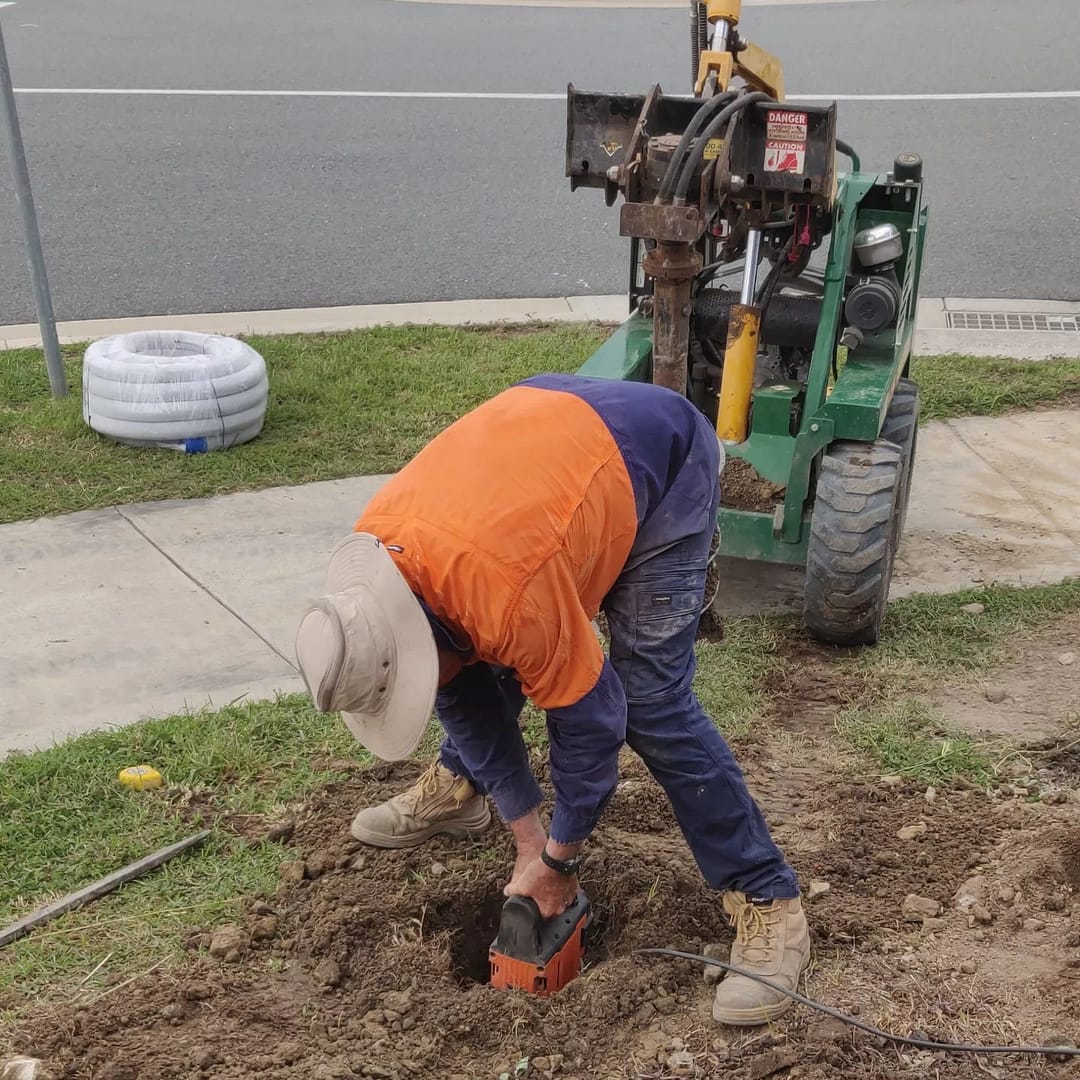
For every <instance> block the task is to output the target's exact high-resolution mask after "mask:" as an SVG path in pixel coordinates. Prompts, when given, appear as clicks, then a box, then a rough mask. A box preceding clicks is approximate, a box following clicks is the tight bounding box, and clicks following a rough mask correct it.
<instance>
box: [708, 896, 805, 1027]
mask: <svg viewBox="0 0 1080 1080" xmlns="http://www.w3.org/2000/svg"><path fill="white" fill-rule="evenodd" d="M724 911H726V912H727V915H728V918H729V919H730V920H731V925H732V926H734V927H735V943H734V944H733V945H732V946H731V962H732V963H733V964H735V965H736V966H737V967H741V968H745V969H746V970H747V971H752V972H754V974H755V975H761V976H763V977H764V978H766V979H768V980H769V981H770V982H774V983H776V984H777V985H778V986H785V987H787V988H788V989H789V990H797V989H798V986H799V976H801V975H802V973H803V970H804V969H805V968H806V965H807V964H808V963H809V962H810V928H809V927H808V926H807V924H806V916H805V915H804V914H803V909H802V904H801V903H800V902H799V898H798V897H795V898H794V899H792V900H773V901H772V902H771V903H768V904H752V903H750V901H749V900H748V899H747V897H746V895H745V894H744V893H740V892H726V893H724ZM794 1004H795V1002H794V1001H792V1000H791V998H789V997H786V996H785V995H784V994H781V993H780V992H779V991H778V990H773V989H772V988H771V987H769V986H765V985H764V984H763V983H759V982H755V981H754V980H753V979H748V978H746V976H745V975H736V974H734V973H733V972H728V974H727V975H726V976H725V978H724V979H723V981H722V982H721V983H720V985H719V986H718V987H717V988H716V997H715V998H713V1010H712V1014H713V1019H714V1020H719V1021H720V1023H721V1024H734V1025H735V1026H737V1027H744V1026H752V1025H754V1024H765V1023H768V1022H769V1021H770V1020H775V1019H776V1017H778V1016H781V1015H783V1014H784V1013H786V1012H787V1011H788V1009H790V1008H791V1007H792V1006H793V1005H794Z"/></svg>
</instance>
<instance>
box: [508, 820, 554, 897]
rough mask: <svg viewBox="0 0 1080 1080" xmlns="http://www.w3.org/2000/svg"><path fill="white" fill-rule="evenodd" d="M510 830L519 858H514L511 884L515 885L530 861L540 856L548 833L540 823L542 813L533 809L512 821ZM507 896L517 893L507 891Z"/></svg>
mask: <svg viewBox="0 0 1080 1080" xmlns="http://www.w3.org/2000/svg"><path fill="white" fill-rule="evenodd" d="M510 831H511V832H512V833H513V834H514V846H515V848H516V849H517V858H516V859H515V860H514V873H513V874H512V875H511V878H510V884H511V885H513V884H514V882H516V881H517V879H518V878H519V877H521V875H522V874H524V873H525V870H526V868H527V867H528V866H529V864H530V863H532V862H535V861H536V860H537V859H539V858H540V852H541V851H543V850H544V845H545V844H546V843H547V833H546V832H544V826H543V825H541V824H540V815H539V814H538V813H537V812H536V811H535V810H533V811H532V812H531V813H528V814H526V815H525V816H524V817H521V818H518V819H517V821H511V822H510ZM506 895H507V896H510V895H516V894H511V893H507V894H506Z"/></svg>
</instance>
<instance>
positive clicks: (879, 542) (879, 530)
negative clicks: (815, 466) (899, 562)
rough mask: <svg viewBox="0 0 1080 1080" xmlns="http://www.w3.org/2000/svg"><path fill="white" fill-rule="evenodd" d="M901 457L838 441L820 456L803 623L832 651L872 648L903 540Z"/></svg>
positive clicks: (891, 446) (895, 450)
mask: <svg viewBox="0 0 1080 1080" xmlns="http://www.w3.org/2000/svg"><path fill="white" fill-rule="evenodd" d="M903 473H904V455H903V451H902V450H901V449H900V447H899V446H897V445H896V444H895V443H892V442H887V441H886V440H884V439H878V440H876V441H875V442H872V443H854V442H838V443H833V445H832V446H830V447H829V448H828V450H827V451H826V452H825V453H824V455H822V459H821V468H820V471H819V473H818V481H817V491H816V494H815V499H814V512H813V516H812V518H811V521H810V539H809V544H808V547H807V559H806V601H805V608H804V613H803V621H804V622H805V624H806V629H807V631H808V632H809V633H810V634H811V636H813V637H815V638H817V639H818V640H819V641H824V642H828V643H829V644H833V645H873V644H874V643H875V642H876V641H877V640H878V635H879V633H880V632H881V621H882V619H883V617H884V615H885V606H886V604H887V603H888V599H889V583H890V581H891V580H892V571H893V558H894V556H895V554H896V544H897V539H898V537H899V534H900V529H899V525H900V500H901V497H902V492H901V486H902V483H903Z"/></svg>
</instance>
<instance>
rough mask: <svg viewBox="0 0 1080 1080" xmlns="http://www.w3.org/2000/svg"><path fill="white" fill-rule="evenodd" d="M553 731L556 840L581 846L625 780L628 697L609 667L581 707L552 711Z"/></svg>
mask: <svg viewBox="0 0 1080 1080" xmlns="http://www.w3.org/2000/svg"><path fill="white" fill-rule="evenodd" d="M547 728H548V739H549V742H550V762H551V780H552V783H553V784H554V787H555V811H554V813H553V814H552V817H551V838H552V840H554V841H555V842H556V843H559V844H576V843H579V842H580V841H582V840H585V839H587V838H588V836H589V834H590V833H591V832H592V831H593V829H594V828H596V823H597V822H598V821H599V820H600V815H601V814H602V813H603V812H604V807H605V806H607V803H608V800H609V799H610V798H611V795H612V793H613V792H614V790H615V785H616V784H617V783H618V780H619V750H620V749H621V747H622V744H623V741H624V740H625V738H626V696H625V694H624V693H623V688H622V684H621V683H620V682H619V679H618V677H617V676H616V674H615V669H614V668H613V667H612V666H611V663H610V662H609V661H607V660H605V661H604V666H603V668H602V669H601V672H600V678H599V679H598V680H597V682H596V685H595V686H594V687H593V688H592V689H591V690H590V691H589V692H588V693H587V694H586V695H585V696H584V697H583V698H582V699H581V700H580V701H578V702H577V703H576V704H574V705H567V706H564V707H563V708H560V709H551V710H549V711H548V714H547Z"/></svg>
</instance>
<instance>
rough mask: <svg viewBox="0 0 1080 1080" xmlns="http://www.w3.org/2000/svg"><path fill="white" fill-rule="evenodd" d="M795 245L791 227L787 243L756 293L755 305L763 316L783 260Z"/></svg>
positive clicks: (774, 288) (782, 265) (781, 268)
mask: <svg viewBox="0 0 1080 1080" xmlns="http://www.w3.org/2000/svg"><path fill="white" fill-rule="evenodd" d="M794 245H795V229H794V228H792V230H791V235H790V236H789V237H788V241H787V243H786V244H785V245H784V246H783V248H782V249H781V251H780V255H779V257H778V258H777V260H776V262H775V263H773V265H772V269H771V270H770V271H769V275H768V277H766V278H765V281H764V283H763V284H762V286H761V289H760V290H759V291H758V295H757V306H758V307H759V308H761V314H762V316H764V314H765V311H766V309H767V308H768V306H769V303H770V301H771V300H772V298H773V293H774V292H776V283H777V282H778V281H779V280H780V275H781V274H782V273H783V272H784V260H785V259H786V258H787V257H788V252H789V251H791V249H792V247H794Z"/></svg>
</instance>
